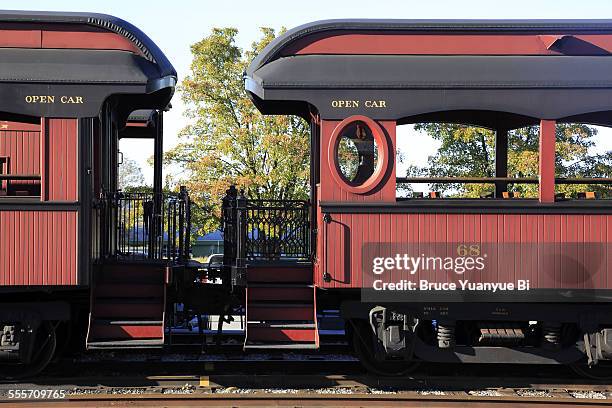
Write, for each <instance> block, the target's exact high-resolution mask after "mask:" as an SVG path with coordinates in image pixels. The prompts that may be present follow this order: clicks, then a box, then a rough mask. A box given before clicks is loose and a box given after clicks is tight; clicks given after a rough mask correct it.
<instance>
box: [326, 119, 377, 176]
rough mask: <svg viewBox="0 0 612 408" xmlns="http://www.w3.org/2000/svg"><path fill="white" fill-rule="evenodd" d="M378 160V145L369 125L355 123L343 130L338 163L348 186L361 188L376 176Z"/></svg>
mask: <svg viewBox="0 0 612 408" xmlns="http://www.w3.org/2000/svg"><path fill="white" fill-rule="evenodd" d="M378 159H379V158H378V144H377V143H376V139H375V138H374V135H373V134H372V130H371V129H370V127H369V126H368V125H367V124H365V123H364V122H362V121H355V122H352V123H349V124H348V125H346V126H345V127H344V128H343V129H342V131H341V132H340V135H339V138H338V147H337V149H336V161H337V163H338V170H339V171H340V174H341V176H342V178H343V179H344V181H345V182H346V183H347V184H349V185H351V186H359V185H361V184H363V183H365V182H366V181H367V180H368V179H369V178H370V177H372V175H373V174H374V172H375V170H376V167H377V165H378Z"/></svg>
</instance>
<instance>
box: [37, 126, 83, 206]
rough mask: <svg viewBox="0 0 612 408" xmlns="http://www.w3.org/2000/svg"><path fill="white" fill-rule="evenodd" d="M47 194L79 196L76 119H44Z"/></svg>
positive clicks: (50, 196)
mask: <svg viewBox="0 0 612 408" xmlns="http://www.w3.org/2000/svg"><path fill="white" fill-rule="evenodd" d="M44 131H45V141H44V146H45V149H46V154H45V160H44V161H45V169H44V178H45V182H44V188H45V194H44V198H45V199H46V200H48V201H77V200H78V172H77V168H78V137H77V132H78V128H77V120H76V119H45V126H44Z"/></svg>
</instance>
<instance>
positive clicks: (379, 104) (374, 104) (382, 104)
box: [365, 100, 387, 108]
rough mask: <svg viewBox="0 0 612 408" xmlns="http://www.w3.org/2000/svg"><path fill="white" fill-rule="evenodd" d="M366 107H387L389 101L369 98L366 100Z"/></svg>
mask: <svg viewBox="0 0 612 408" xmlns="http://www.w3.org/2000/svg"><path fill="white" fill-rule="evenodd" d="M365 107H366V108H386V107H387V101H384V100H379V101H372V100H368V101H365Z"/></svg>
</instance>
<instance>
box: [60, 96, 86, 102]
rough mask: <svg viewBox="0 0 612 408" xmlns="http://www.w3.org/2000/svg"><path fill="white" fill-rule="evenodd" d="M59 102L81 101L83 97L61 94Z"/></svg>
mask: <svg viewBox="0 0 612 408" xmlns="http://www.w3.org/2000/svg"><path fill="white" fill-rule="evenodd" d="M60 102H61V103H83V97H82V96H67V95H62V96H61V97H60Z"/></svg>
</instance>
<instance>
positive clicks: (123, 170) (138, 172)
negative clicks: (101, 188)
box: [118, 157, 145, 190]
mask: <svg viewBox="0 0 612 408" xmlns="http://www.w3.org/2000/svg"><path fill="white" fill-rule="evenodd" d="M144 181H145V179H144V175H143V174H142V169H141V168H140V166H139V165H138V163H137V162H136V160H132V159H130V158H129V157H124V158H123V163H121V164H120V165H119V179H118V186H119V188H120V189H121V190H125V189H127V188H134V187H142V186H143V185H144Z"/></svg>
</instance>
